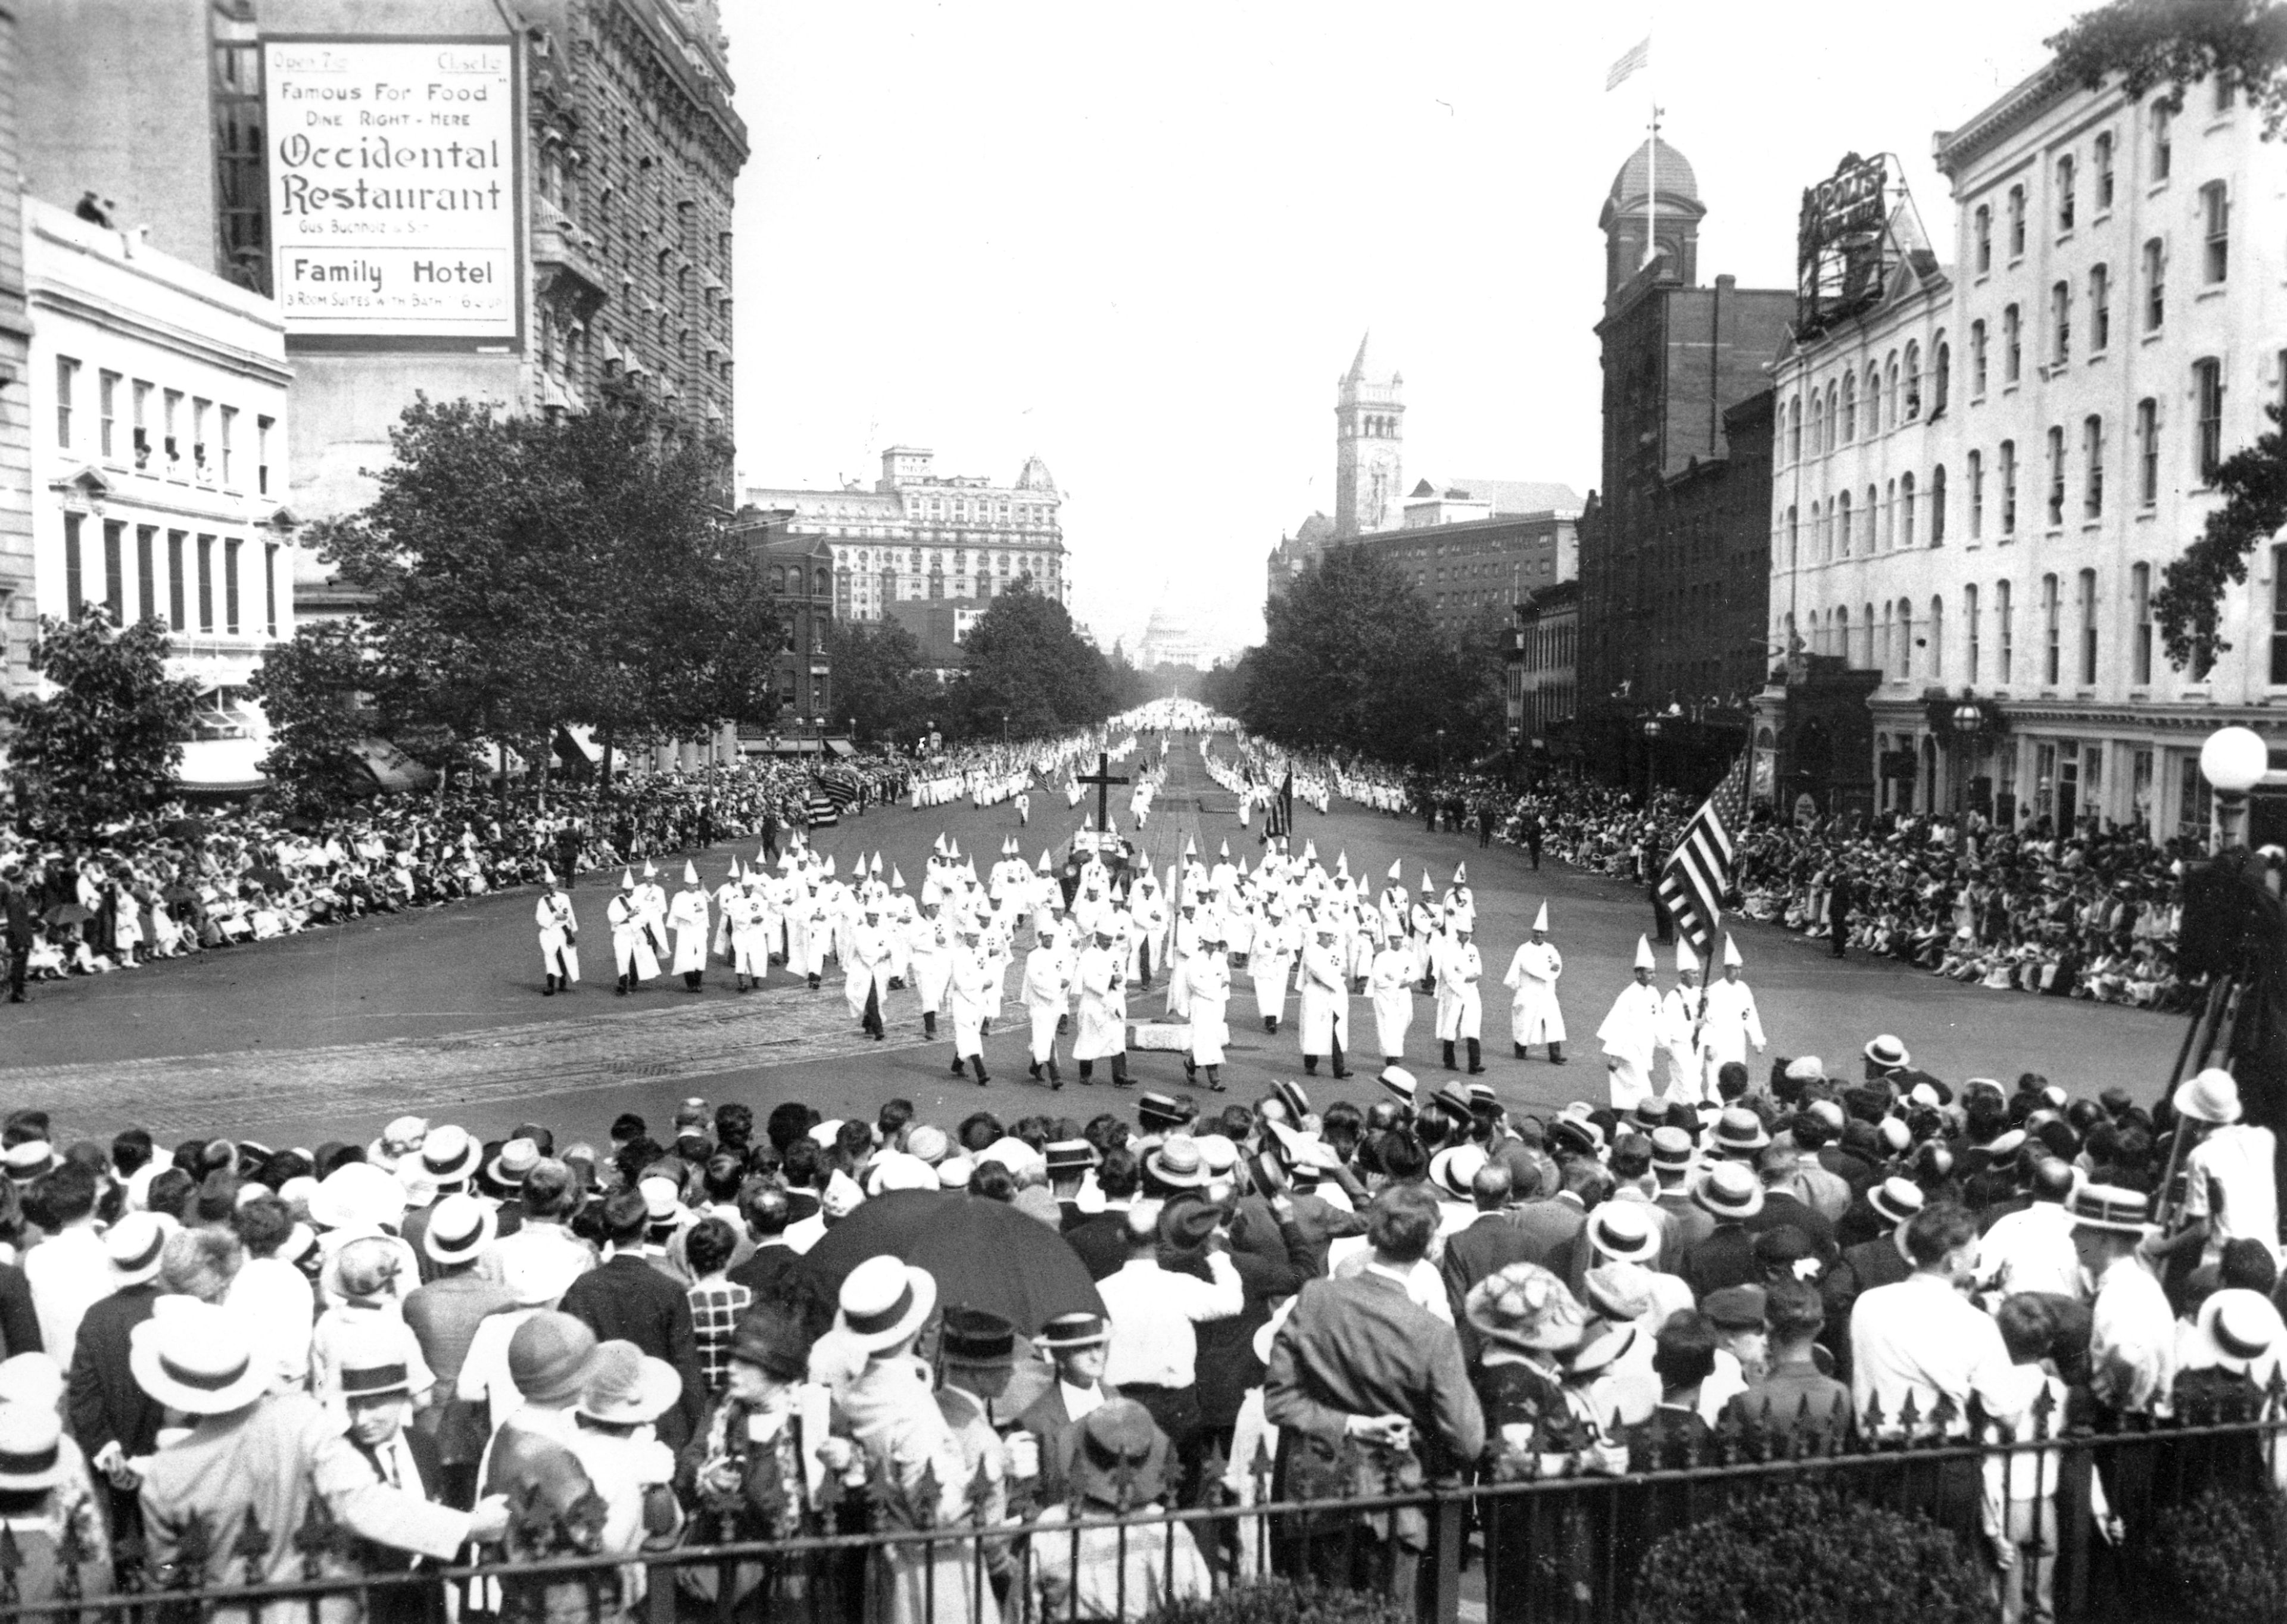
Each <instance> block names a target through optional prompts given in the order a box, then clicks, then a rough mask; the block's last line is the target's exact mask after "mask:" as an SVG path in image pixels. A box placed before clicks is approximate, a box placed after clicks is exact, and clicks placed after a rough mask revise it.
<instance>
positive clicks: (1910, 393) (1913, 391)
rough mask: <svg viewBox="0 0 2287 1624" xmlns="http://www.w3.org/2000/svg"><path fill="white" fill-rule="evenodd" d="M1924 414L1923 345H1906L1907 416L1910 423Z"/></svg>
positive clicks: (1906, 418)
mask: <svg viewBox="0 0 2287 1624" xmlns="http://www.w3.org/2000/svg"><path fill="white" fill-rule="evenodd" d="M1921 415H1922V346H1921V345H1919V344H1910V345H1907V346H1906V416H1905V420H1906V421H1907V422H1908V423H1913V422H1916V421H1918V420H1919V418H1920V416H1921Z"/></svg>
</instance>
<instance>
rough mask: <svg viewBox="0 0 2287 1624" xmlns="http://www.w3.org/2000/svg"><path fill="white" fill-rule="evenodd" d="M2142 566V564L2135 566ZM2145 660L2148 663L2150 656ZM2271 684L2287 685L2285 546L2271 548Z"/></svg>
mask: <svg viewBox="0 0 2287 1624" xmlns="http://www.w3.org/2000/svg"><path fill="white" fill-rule="evenodd" d="M2137 567H2138V568H2139V569H2141V568H2144V567H2145V566H2142V565H2139V566H2137ZM2150 637H2151V627H2150V625H2149V622H2147V624H2146V626H2145V638H2146V640H2147V642H2148V644H2149V640H2150ZM2146 661H2147V663H2148V665H2149V661H2150V656H2149V654H2147V656H2146ZM2271 685H2272V686H2273V687H2275V688H2278V687H2287V547H2274V548H2273V549H2272V550H2271Z"/></svg>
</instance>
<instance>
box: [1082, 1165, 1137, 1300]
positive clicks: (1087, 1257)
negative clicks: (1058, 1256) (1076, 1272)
mask: <svg viewBox="0 0 2287 1624" xmlns="http://www.w3.org/2000/svg"><path fill="white" fill-rule="evenodd" d="M1143 1182H1144V1164H1143V1163H1142V1162H1141V1161H1137V1160H1136V1153H1135V1152H1134V1151H1131V1150H1129V1149H1128V1147H1127V1146H1126V1145H1114V1146H1113V1147H1112V1149H1110V1150H1108V1151H1106V1152H1104V1165H1103V1166H1101V1167H1099V1168H1096V1188H1097V1189H1098V1190H1100V1191H1102V1192H1104V1210H1103V1211H1102V1212H1099V1213H1096V1214H1095V1215H1094V1216H1090V1217H1087V1218H1083V1219H1081V1220H1080V1222H1079V1223H1077V1224H1073V1225H1072V1227H1071V1228H1070V1229H1068V1230H1066V1231H1064V1240H1065V1243H1066V1244H1067V1245H1069V1246H1070V1247H1071V1248H1072V1250H1073V1251H1075V1252H1077V1253H1079V1254H1080V1262H1082V1263H1083V1264H1087V1265H1088V1279H1092V1280H1104V1279H1111V1278H1112V1276H1113V1275H1115V1274H1117V1273H1119V1272H1120V1270H1121V1269H1123V1268H1125V1267H1126V1266H1127V1264H1128V1208H1129V1206H1130V1205H1132V1204H1133V1203H1134V1201H1135V1200H1136V1191H1137V1190H1138V1189H1139V1188H1141V1187H1142V1185H1143Z"/></svg>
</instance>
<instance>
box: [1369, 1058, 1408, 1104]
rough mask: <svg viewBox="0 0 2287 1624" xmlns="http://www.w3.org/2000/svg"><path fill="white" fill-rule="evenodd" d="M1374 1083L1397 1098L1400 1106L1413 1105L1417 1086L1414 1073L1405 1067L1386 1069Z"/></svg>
mask: <svg viewBox="0 0 2287 1624" xmlns="http://www.w3.org/2000/svg"><path fill="white" fill-rule="evenodd" d="M1374 1081H1376V1082H1379V1083H1380V1084H1381V1086H1382V1087H1383V1088H1385V1089H1389V1091H1390V1093H1391V1094H1392V1095H1394V1096H1396V1097H1397V1100H1398V1101H1399V1103H1400V1104H1403V1105H1412V1104H1413V1091H1414V1089H1415V1087H1416V1086H1417V1085H1416V1084H1415V1082H1414V1081H1413V1073H1412V1072H1409V1071H1407V1070H1406V1069H1405V1067H1404V1066H1388V1067H1385V1068H1384V1069H1383V1071H1382V1073H1381V1075H1380V1076H1379V1077H1377V1078H1375V1079H1374Z"/></svg>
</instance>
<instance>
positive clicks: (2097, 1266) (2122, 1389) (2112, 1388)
mask: <svg viewBox="0 0 2287 1624" xmlns="http://www.w3.org/2000/svg"><path fill="white" fill-rule="evenodd" d="M2151 1206H2152V1202H2151V1198H2150V1197H2149V1196H2148V1195H2145V1194H2144V1193H2143V1192H2141V1191H2136V1190H2126V1189H2123V1188H2121V1187H2120V1186H2119V1185H2117V1184H2083V1185H2082V1186H2081V1187H2080V1188H2079V1189H2078V1190H2076V1191H2075V1192H2073V1198H2072V1206H2071V1210H2072V1218H2073V1244H2074V1246H2075V1248H2077V1249H2078V1251H2079V1253H2080V1266H2081V1268H2082V1269H2083V1270H2084V1271H2085V1272H2086V1273H2087V1276H2088V1278H2089V1279H2092V1280H2093V1281H2094V1282H2095V1283H2096V1296H2095V1298H2094V1300H2093V1303H2091V1304H2090V1315H2091V1323H2090V1327H2089V1347H2088V1354H2089V1390H2090V1391H2091V1393H2092V1394H2093V1396H2094V1397H2095V1398H2096V1400H2097V1402H2098V1403H2099V1404H2101V1405H2102V1406H2105V1407H2107V1408H2109V1409H2110V1410H2112V1411H2115V1412H2117V1413H2121V1414H2128V1413H2133V1412H2140V1411H2144V1410H2149V1408H2150V1407H2151V1406H2152V1405H2153V1403H2154V1401H2155V1400H2156V1399H2162V1398H2165V1397H2166V1396H2167V1393H2168V1390H2169V1389H2170V1387H2171V1386H2172V1384H2173V1382H2174V1381H2175V1374H2176V1373H2175V1343H2176V1317H2175V1314H2174V1312H2173V1311H2172V1310H2171V1309H2170V1308H2169V1306H2168V1298H2167V1294H2166V1293H2165V1292H2164V1291H2163V1290H2162V1289H2161V1288H2160V1281H2159V1279H2158V1278H2157V1277H2156V1276H2155V1275H2154V1274H2153V1272H2152V1271H2151V1269H2150V1267H2149V1265H2148V1264H2146V1263H2145V1261H2144V1258H2143V1256H2142V1255H2141V1248H2142V1246H2143V1244H2144V1242H2145V1241H2146V1240H2147V1239H2149V1235H2150V1233H2151V1228H2150V1217H2151Z"/></svg>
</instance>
